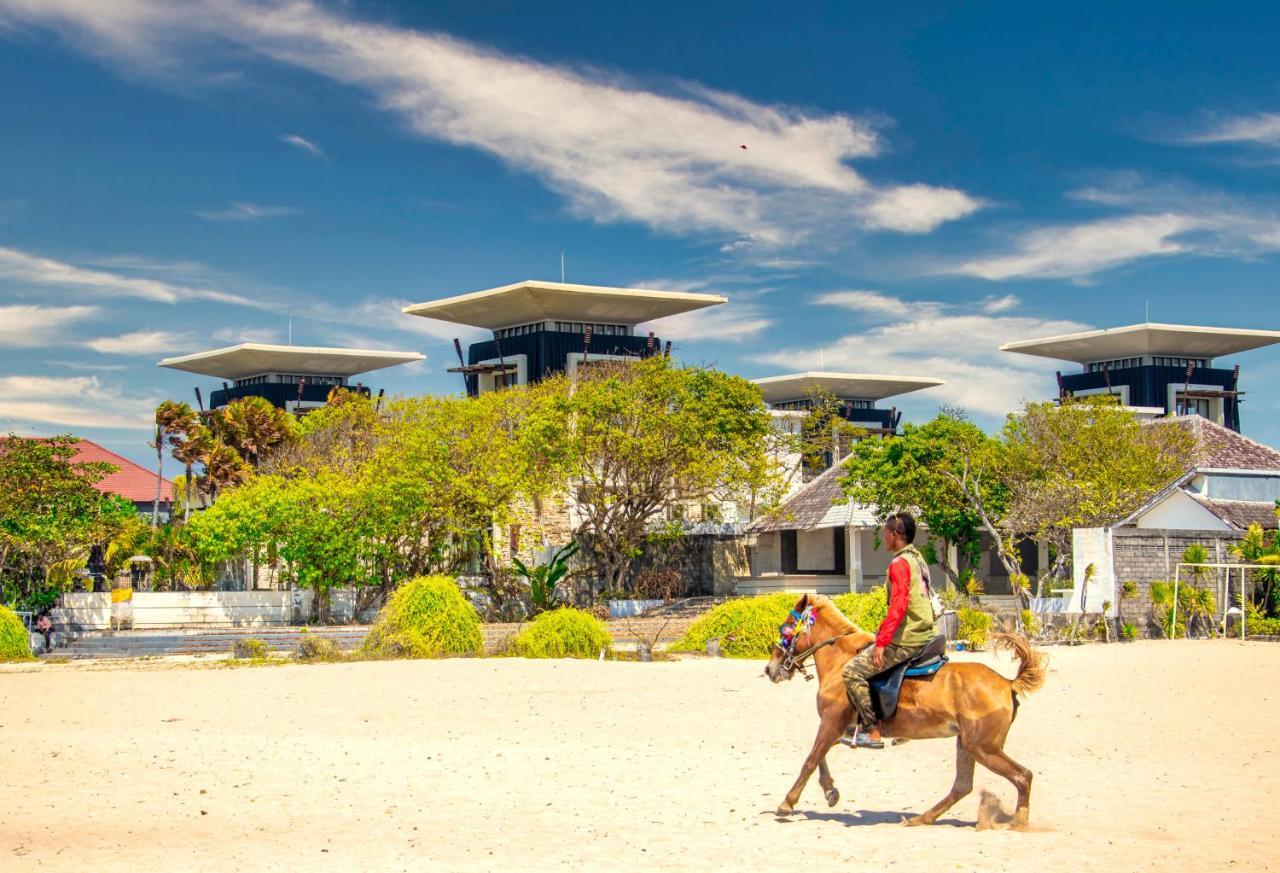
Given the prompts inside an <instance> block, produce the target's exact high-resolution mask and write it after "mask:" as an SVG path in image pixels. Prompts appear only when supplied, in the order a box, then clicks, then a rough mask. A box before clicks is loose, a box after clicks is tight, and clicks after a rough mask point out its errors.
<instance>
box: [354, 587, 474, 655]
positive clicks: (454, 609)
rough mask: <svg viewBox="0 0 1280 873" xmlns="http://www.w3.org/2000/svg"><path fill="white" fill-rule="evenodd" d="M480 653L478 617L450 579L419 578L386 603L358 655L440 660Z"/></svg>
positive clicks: (397, 591)
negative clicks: (446, 656)
mask: <svg viewBox="0 0 1280 873" xmlns="http://www.w3.org/2000/svg"><path fill="white" fill-rule="evenodd" d="M483 651H484V638H483V637H482V636H481V634H480V616H478V615H477V614H476V610H475V607H473V606H472V605H471V604H470V602H468V601H467V599H466V598H465V597H463V596H462V592H461V591H460V590H459V589H458V585H457V583H456V582H454V580H453V579H452V578H451V577H449V576H420V577H418V578H417V579H414V580H413V581H411V582H406V583H405V584H404V585H402V586H401V587H400V588H398V589H397V590H396V591H395V593H393V594H392V595H391V597H390V598H388V599H387V603H386V605H385V606H383V607H382V611H381V612H379V613H378V618H377V620H376V621H375V622H374V625H373V627H372V628H371V629H370V630H369V635H368V636H367V637H365V640H364V644H363V646H361V652H362V653H363V654H364V655H366V656H369V657H375V658H438V657H441V656H443V655H478V654H481V653H482V652H483Z"/></svg>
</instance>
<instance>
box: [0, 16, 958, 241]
mask: <svg viewBox="0 0 1280 873" xmlns="http://www.w3.org/2000/svg"><path fill="white" fill-rule="evenodd" d="M6 12H7V15H8V16H9V17H10V18H11V19H13V20H14V21H15V22H25V23H31V24H38V25H48V26H52V27H55V28H58V29H60V30H62V31H63V32H64V33H67V34H68V35H69V36H70V37H71V38H72V39H74V40H76V41H77V42H78V43H79V44H80V45H81V46H83V47H84V48H85V49H86V50H88V51H91V52H93V53H95V54H98V55H101V56H105V57H108V58H111V59H114V60H117V61H120V62H124V63H128V64H130V65H131V66H133V67H134V68H135V69H136V70H140V71H142V72H144V73H151V74H156V75H168V76H174V75H183V72H184V70H185V69H186V67H187V66H188V65H186V64H183V63H178V62H177V60H176V59H177V58H179V57H182V58H184V59H185V58H189V57H190V56H191V55H192V52H190V51H188V49H189V48H190V46H191V43H192V42H199V43H200V44H201V46H200V47H201V48H202V49H204V50H205V51H204V53H203V56H205V57H210V56H212V53H211V52H209V51H208V49H210V48H212V47H213V46H216V45H219V44H221V45H235V46H237V47H239V48H240V49H248V50H250V51H252V52H256V53H258V54H259V55H260V56H263V57H267V58H271V59H273V60H275V61H277V62H279V63H284V64H289V65H293V66H295V67H299V68H303V69H306V70H309V71H311V72H314V73H316V74H318V75H321V76H325V77H328V78H330V79H332V80H334V81H337V82H341V83H344V84H346V85H350V86H353V87H356V88H359V89H363V90H364V91H366V92H367V93H369V94H370V95H371V96H372V97H373V99H374V100H375V101H376V103H377V105H378V106H380V107H381V108H383V109H384V110H386V111H388V112H392V113H395V114H396V115H398V116H399V117H400V119H401V120H402V121H403V122H404V123H405V124H406V126H407V127H408V128H409V129H410V130H412V131H413V132H415V133H416V134H417V135H419V136H421V137H424V138H427V139H432V140H439V141H444V142H448V143H452V144H455V145H458V146H464V147H468V148H475V149H479V150H481V151H484V152H487V153H489V154H491V155H494V156H495V157H497V158H499V159H500V160H502V161H504V162H506V163H507V164H509V165H511V166H513V167H516V168H518V169H520V170H523V171H525V172H529V173H531V174H533V175H535V176H537V177H538V178H539V179H541V180H542V181H543V182H544V183H545V184H546V185H547V186H548V187H550V188H552V189H553V190H555V191H557V192H558V193H560V194H561V195H562V196H563V197H564V198H565V199H566V201H567V203H568V205H569V207H570V209H571V210H572V211H573V212H575V213H576V214H579V215H582V216H584V217H589V218H591V219H594V220H597V221H631V222H638V223H641V224H645V225H648V226H650V227H653V228H656V229H659V230H662V231H666V232H676V233H685V232H704V233H715V234H721V233H730V234H733V235H734V236H735V237H746V238H750V239H752V240H754V241H756V242H759V243H765V244H786V243H795V242H798V241H801V240H803V239H805V238H807V237H809V236H811V235H813V234H819V233H831V232H832V228H842V227H848V226H855V227H857V226H861V227H864V228H872V229H887V230H896V231H901V232H907V233H922V232H926V231H928V230H931V229H933V228H934V227H936V226H937V225H939V224H941V223H942V222H945V221H951V220H955V219H957V218H962V217H964V216H966V215H969V214H971V213H972V212H974V211H975V210H977V209H979V208H980V207H981V205H982V203H981V201H980V200H979V199H978V198H976V197H973V196H971V195H969V194H967V193H965V192H963V191H959V190H957V189H954V188H949V187H945V186H934V185H928V184H922V183H919V182H914V183H909V184H905V185H894V184H887V185H878V184H874V183H872V182H870V181H869V180H868V179H866V178H864V177H863V176H862V174H861V173H859V172H858V171H856V170H855V169H854V168H853V167H852V166H851V163H850V162H851V161H854V160H861V159H868V158H872V157H874V156H876V155H877V154H878V153H880V152H881V151H882V150H883V148H884V144H883V142H882V138H881V136H880V134H879V132H878V130H877V128H876V126H875V125H874V124H873V123H871V122H868V121H866V120H862V119H858V118H854V117H851V116H849V115H844V114H840V113H824V112H817V111H811V110H802V109H797V108H793V107H788V106H770V105H765V104H761V103H756V102H753V101H751V100H747V99H745V98H742V97H739V96H737V95H734V94H728V93H724V92H719V91H714V90H711V89H708V88H705V87H702V86H699V85H697V84H690V83H669V84H667V85H666V86H664V87H661V88H657V87H652V86H650V87H644V86H641V85H639V84H637V83H635V82H632V81H628V80H626V79H625V78H624V77H622V76H619V75H613V74H606V73H601V72H600V71H598V70H591V71H587V70H581V69H574V68H570V67H567V66H557V65H551V64H545V63H539V62H536V61H533V60H529V59H525V58H519V57H513V56H509V55H504V54H501V53H499V52H497V51H495V50H493V49H489V48H485V47H482V46H477V45H474V44H471V43H468V42H464V41H462V40H458V39H455V38H452V37H449V36H446V35H442V34H435V33H424V32H418V31H412V30H408V29H403V28H396V27H393V26H389V25H382V24H373V23H367V22H363V21H360V20H357V19H354V18H350V17H346V16H344V15H343V14H340V13H339V12H336V11H332V10H330V9H327V8H324V7H321V6H319V5H317V4H315V3H313V2H308V0H296V2H287V3H286V2H246V0H224V2H221V3H218V4H213V5H210V4H206V3H196V2H194V0H187V2H180V0H163V2H162V0H133V2H129V3H103V4H90V3H86V2H84V0H0V14H5V13H6ZM742 146H746V148H742Z"/></svg>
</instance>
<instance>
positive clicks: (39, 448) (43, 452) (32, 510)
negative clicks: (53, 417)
mask: <svg viewBox="0 0 1280 873" xmlns="http://www.w3.org/2000/svg"><path fill="white" fill-rule="evenodd" d="M78 442H80V441H79V440H78V439H76V438H74V437H71V436H55V437H49V438H47V439H29V438H24V437H19V436H14V435H12V434H11V435H10V436H9V437H8V438H6V439H4V440H2V441H0V580H3V581H4V585H5V588H4V592H3V596H4V599H5V600H7V601H9V602H22V603H35V602H37V601H39V602H40V604H41V605H46V604H45V603H44V600H42V598H45V599H47V598H46V594H48V593H52V591H54V590H56V589H57V588H65V587H67V585H68V584H69V583H70V582H71V581H73V579H74V578H75V577H74V575H73V574H74V571H75V570H77V569H80V568H83V567H84V562H85V560H86V559H87V558H88V554H89V549H90V548H91V547H92V546H94V545H97V544H105V543H107V542H109V541H110V540H111V539H112V538H113V537H115V536H116V535H117V533H118V532H120V531H121V530H123V529H124V528H125V526H126V525H127V524H128V523H129V522H130V521H131V520H132V519H134V518H135V517H136V516H137V510H136V509H134V506H133V504H132V503H130V502H129V501H128V500H125V499H124V498H123V497H119V496H117V495H114V494H103V493H101V492H100V491H98V490H97V488H95V487H94V485H95V484H96V483H98V482H101V481H102V479H103V478H105V477H106V476H107V475H109V474H110V473H112V472H114V471H115V469H116V468H115V467H114V466H112V465H111V464H106V463H98V462H94V463H84V462H76V461H75V460H74V458H75V451H76V450H75V446H76V444H77V443H78Z"/></svg>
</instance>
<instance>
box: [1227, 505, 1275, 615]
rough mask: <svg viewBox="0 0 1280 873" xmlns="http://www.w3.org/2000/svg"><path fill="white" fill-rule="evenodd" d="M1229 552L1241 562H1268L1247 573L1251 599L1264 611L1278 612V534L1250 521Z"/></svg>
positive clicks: (1267, 612) (1271, 613)
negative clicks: (1260, 567)
mask: <svg viewBox="0 0 1280 873" xmlns="http://www.w3.org/2000/svg"><path fill="white" fill-rule="evenodd" d="M1277 512H1278V513H1280V510H1277ZM1231 555H1232V557H1234V558H1235V559H1236V560H1237V561H1239V562H1240V563H1242V564H1265V565H1267V568H1266V569H1262V570H1251V571H1250V573H1249V576H1250V578H1251V580H1252V581H1253V592H1252V598H1251V599H1252V602H1253V604H1254V605H1255V606H1257V607H1258V608H1259V609H1261V610H1263V612H1264V613H1266V614H1270V615H1276V614H1277V613H1280V536H1278V535H1277V533H1276V532H1275V531H1264V530H1263V529H1262V526H1261V525H1259V524H1251V525H1249V529H1248V530H1247V531H1245V535H1244V536H1243V537H1242V538H1241V539H1240V542H1238V543H1236V544H1235V545H1234V546H1232V547H1231ZM1273 568H1274V569H1273Z"/></svg>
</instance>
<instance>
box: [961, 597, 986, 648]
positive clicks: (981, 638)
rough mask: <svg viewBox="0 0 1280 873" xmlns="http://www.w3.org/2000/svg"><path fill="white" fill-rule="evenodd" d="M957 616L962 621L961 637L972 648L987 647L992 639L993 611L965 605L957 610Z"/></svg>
mask: <svg viewBox="0 0 1280 873" xmlns="http://www.w3.org/2000/svg"><path fill="white" fill-rule="evenodd" d="M956 618H957V619H959V621H960V631H959V634H958V635H959V637H960V639H962V640H964V641H965V642H966V643H968V644H969V645H970V647H972V648H975V649H982V648H985V647H986V645H987V642H988V641H989V640H990V639H991V613H989V612H983V611H982V610H981V609H974V608H972V607H969V606H965V607H962V608H961V609H958V610H956Z"/></svg>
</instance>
